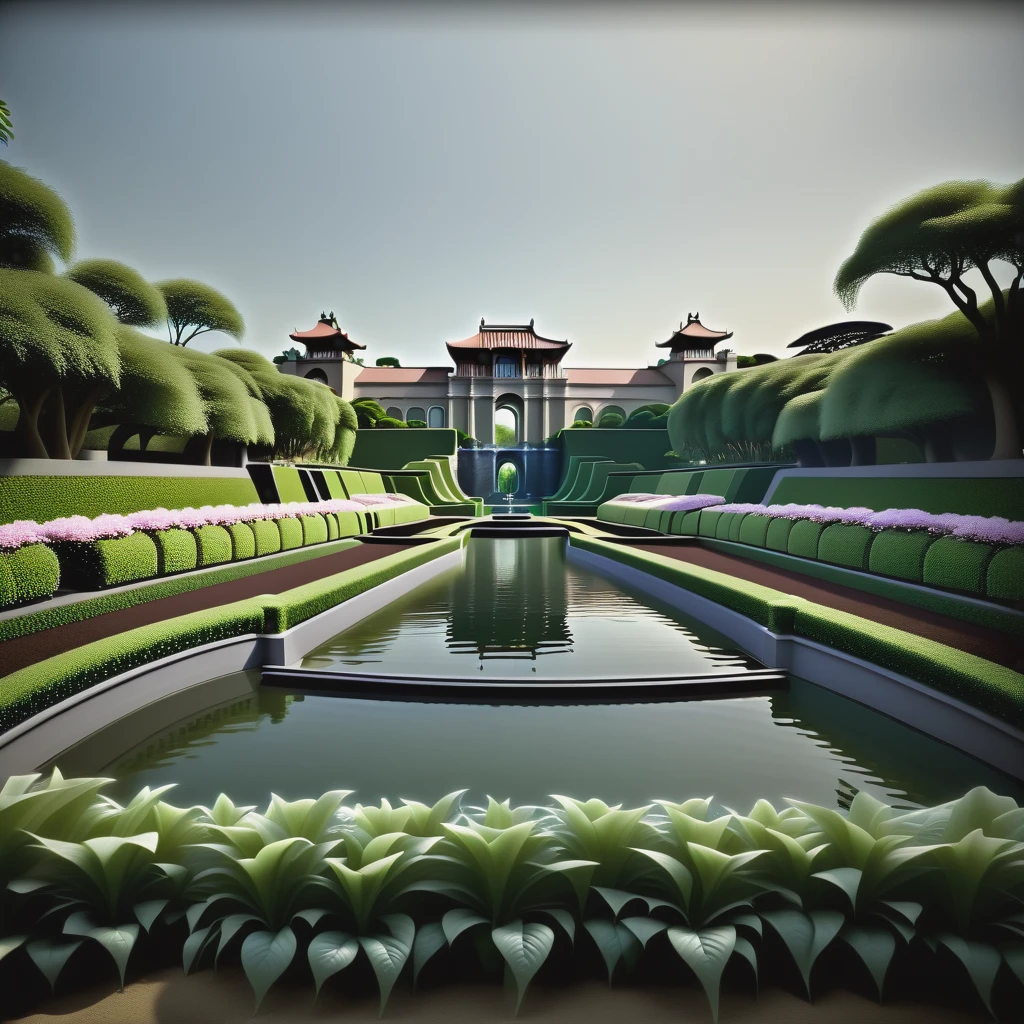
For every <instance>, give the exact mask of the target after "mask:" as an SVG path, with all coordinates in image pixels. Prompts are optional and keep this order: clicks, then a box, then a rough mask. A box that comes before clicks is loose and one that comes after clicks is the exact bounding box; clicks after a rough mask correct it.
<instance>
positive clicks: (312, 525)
mask: <svg viewBox="0 0 1024 1024" xmlns="http://www.w3.org/2000/svg"><path fill="white" fill-rule="evenodd" d="M299 519H300V521H301V523H302V543H303V544H323V543H324V541H326V540H327V523H326V522H325V521H324V517H323V516H321V515H314V516H300V517H299Z"/></svg>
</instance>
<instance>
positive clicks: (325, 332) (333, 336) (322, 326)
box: [288, 320, 366, 349]
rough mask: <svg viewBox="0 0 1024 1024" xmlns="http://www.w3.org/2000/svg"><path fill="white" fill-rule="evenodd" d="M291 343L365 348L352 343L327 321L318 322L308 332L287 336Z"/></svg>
mask: <svg viewBox="0 0 1024 1024" xmlns="http://www.w3.org/2000/svg"><path fill="white" fill-rule="evenodd" d="M288 337H289V338H291V339H292V341H301V342H303V343H304V344H306V345H307V346H308V345H309V343H310V342H311V341H312V342H318V343H319V344H321V345H322V344H324V343H327V342H332V343H334V344H337V345H341V346H342V348H346V349H353V348H366V346H365V345H360V344H359V343H358V342H355V341H353V340H352V339H351V338H350V337H349V336H348V335H347V334H345V333H344V332H343V331H342V330H341V329H340V328H338V327H335V326H334V324H333V323H331V322H330V321H328V320H318V321H317V322H316V326H315V327H313V328H312V329H311V330H308V331H294V332H293V333H291V334H289V335H288Z"/></svg>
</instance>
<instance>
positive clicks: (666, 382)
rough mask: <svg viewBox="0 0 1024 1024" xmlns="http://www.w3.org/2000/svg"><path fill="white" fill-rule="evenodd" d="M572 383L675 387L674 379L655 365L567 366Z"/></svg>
mask: <svg viewBox="0 0 1024 1024" xmlns="http://www.w3.org/2000/svg"><path fill="white" fill-rule="evenodd" d="M565 375H566V377H567V378H568V380H569V383H570V384H632V385H633V386H634V387H674V385H673V383H672V381H671V380H670V379H669V378H668V377H666V376H665V374H663V373H662V372H661V370H656V369H655V368H654V367H653V366H650V367H648V368H647V369H645V370H630V369H628V368H624V369H617V368H613V369H576V368H575V367H567V368H566V370H565Z"/></svg>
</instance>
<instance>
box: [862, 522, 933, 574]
mask: <svg viewBox="0 0 1024 1024" xmlns="http://www.w3.org/2000/svg"><path fill="white" fill-rule="evenodd" d="M934 542H935V537H933V536H932V535H931V534H930V533H926V532H925V531H924V530H881V531H879V533H877V534H876V535H875V539H874V540H873V541H872V542H871V550H870V551H869V552H868V569H869V570H870V571H871V572H876V573H880V574H881V575H882V576H894V577H895V578H896V579H901V580H910V581H911V582H913V583H921V582H923V580H924V556H925V553H926V552H927V550H928V548H929V547H930V546H931V545H932V544H933V543H934Z"/></svg>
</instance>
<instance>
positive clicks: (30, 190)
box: [0, 160, 75, 272]
mask: <svg viewBox="0 0 1024 1024" xmlns="http://www.w3.org/2000/svg"><path fill="white" fill-rule="evenodd" d="M74 249H75V225H74V222H73V220H72V219H71V211H70V210H69V209H68V208H67V205H66V204H65V202H64V200H63V199H61V197H60V196H59V195H57V193H56V192H54V191H53V189H51V188H50V187H49V186H48V185H44V184H43V183H42V182H41V181H39V180H37V179H36V178H33V177H31V176H30V175H28V174H26V173H25V172H24V171H22V170H19V169H18V168H17V167H12V166H11V165H10V164H9V163H7V162H6V161H4V160H0V267H13V268H15V269H18V270H40V271H44V272H46V271H49V270H51V269H52V268H53V260H54V259H59V260H63V261H65V262H66V261H67V260H70V259H71V255H72V253H73V252H74Z"/></svg>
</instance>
